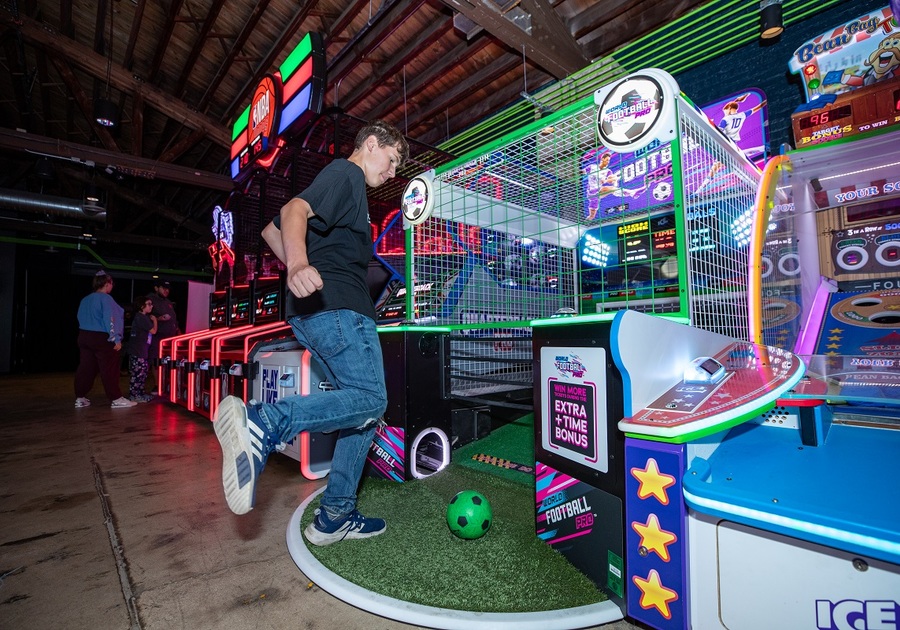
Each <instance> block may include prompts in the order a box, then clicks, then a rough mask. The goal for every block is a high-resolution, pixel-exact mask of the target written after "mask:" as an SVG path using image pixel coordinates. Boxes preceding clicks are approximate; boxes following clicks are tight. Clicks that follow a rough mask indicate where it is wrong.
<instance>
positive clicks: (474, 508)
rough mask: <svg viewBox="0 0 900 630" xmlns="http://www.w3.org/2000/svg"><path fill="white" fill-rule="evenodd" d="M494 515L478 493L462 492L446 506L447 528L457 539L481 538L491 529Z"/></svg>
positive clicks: (487, 502)
mask: <svg viewBox="0 0 900 630" xmlns="http://www.w3.org/2000/svg"><path fill="white" fill-rule="evenodd" d="M493 519H494V514H493V512H492V511H491V504H490V502H489V501H488V500H487V497H485V496H484V495H483V494H481V493H480V492H476V491H474V490H463V491H462V492H459V493H457V495H456V496H455V497H453V498H452V499H450V504H449V505H448V506H447V526H448V527H449V528H450V531H451V532H453V534H454V535H456V536H457V537H459V538H463V539H465V540H474V539H476V538H481V537H482V536H484V535H485V534H486V533H487V531H488V530H489V529H490V528H491V522H492V521H493Z"/></svg>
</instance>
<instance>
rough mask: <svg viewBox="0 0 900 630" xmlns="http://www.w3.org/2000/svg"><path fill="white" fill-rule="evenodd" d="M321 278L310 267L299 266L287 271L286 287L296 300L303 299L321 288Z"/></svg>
mask: <svg viewBox="0 0 900 630" xmlns="http://www.w3.org/2000/svg"><path fill="white" fill-rule="evenodd" d="M323 285H324V283H323V282H322V276H320V275H319V271H318V270H317V269H316V268H315V267H313V266H311V265H299V266H297V267H292V268H291V269H288V275H287V286H288V289H290V290H291V293H293V294H294V295H296V296H297V297H298V298H305V297H308V296H310V295H312V294H313V293H315V292H316V291H318V290H319V289H321V288H322V286H323Z"/></svg>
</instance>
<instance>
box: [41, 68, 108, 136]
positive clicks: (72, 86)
mask: <svg viewBox="0 0 900 630" xmlns="http://www.w3.org/2000/svg"><path fill="white" fill-rule="evenodd" d="M50 61H51V62H53V67H54V68H56V72H57V73H59V76H60V77H62V80H63V83H65V84H66V88H67V89H68V90H69V92H70V93H71V94H72V98H73V99H74V100H75V104H76V105H78V109H80V110H81V114H82V115H83V116H84V117H85V118H87V119H88V120H89V121H91V130H92V131H93V132H94V133H96V134H97V137H98V138H99V139H100V144H102V145H103V147H104V148H105V149H106V150H107V151H118V150H119V146H118V145H117V144H116V141H115V139H114V138H113V137H112V134H111V133H110V132H109V130H108V129H107V128H106V127H102V126H100V125H99V124H98V123H97V121H96V120H94V119H93V118H94V109H93V107H92V106H91V100H90V99H88V97H87V95H86V94H85V93H84V90H82V89H81V84H80V83H79V82H78V79H77V78H76V77H75V73H74V72H72V68H70V67H69V64H67V63H66V62H65V61H64V60H62V59H58V58H57V57H51V58H50Z"/></svg>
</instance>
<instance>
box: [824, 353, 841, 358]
mask: <svg viewBox="0 0 900 630" xmlns="http://www.w3.org/2000/svg"><path fill="white" fill-rule="evenodd" d="M825 356H826V357H837V356H840V354H838V353H837V352H826V353H825Z"/></svg>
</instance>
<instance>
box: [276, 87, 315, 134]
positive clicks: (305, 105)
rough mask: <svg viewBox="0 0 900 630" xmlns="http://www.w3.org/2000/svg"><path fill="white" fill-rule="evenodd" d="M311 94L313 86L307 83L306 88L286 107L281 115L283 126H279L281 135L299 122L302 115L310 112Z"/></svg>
mask: <svg viewBox="0 0 900 630" xmlns="http://www.w3.org/2000/svg"><path fill="white" fill-rule="evenodd" d="M311 94H312V84H310V83H307V84H306V87H305V88H303V89H302V90H301V91H300V93H299V94H297V96H295V97H294V98H293V100H292V101H291V102H290V103H288V104H287V105H286V106H285V108H284V111H283V112H282V113H281V124H280V125H279V126H278V134H279V135H281V134H282V133H284V130H285V129H287V128H288V127H289V126H290V125H291V123H293V122H294V121H295V120H297V119H298V118H299V117H300V115H301V114H303V113H305V112H307V111H308V110H309V99H310V95H311Z"/></svg>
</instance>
